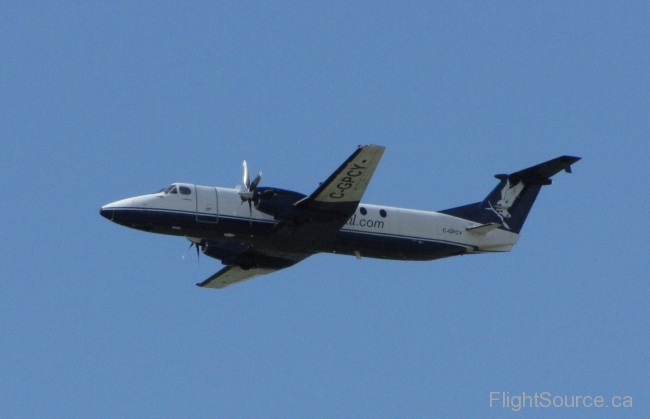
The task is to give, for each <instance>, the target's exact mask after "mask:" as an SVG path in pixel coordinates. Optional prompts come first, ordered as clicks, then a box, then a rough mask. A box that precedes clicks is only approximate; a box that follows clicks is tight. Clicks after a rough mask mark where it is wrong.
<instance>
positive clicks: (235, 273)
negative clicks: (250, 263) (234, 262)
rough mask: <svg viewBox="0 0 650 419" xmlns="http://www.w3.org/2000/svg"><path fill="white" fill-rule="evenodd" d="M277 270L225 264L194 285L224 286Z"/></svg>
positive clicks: (207, 286)
mask: <svg viewBox="0 0 650 419" xmlns="http://www.w3.org/2000/svg"><path fill="white" fill-rule="evenodd" d="M277 270H278V269H265V268H257V269H248V270H244V269H242V268H240V267H239V266H226V267H225V268H223V269H222V270H220V271H219V272H217V273H216V274H214V275H212V276H211V277H210V278H208V279H206V280H205V281H203V282H201V283H200V284H196V285H197V286H199V287H203V288H224V287H227V286H228V285H232V284H236V283H237V282H242V281H246V280H247V279H251V278H255V277H257V276H261V275H266V274H270V273H271V272H275V271H277Z"/></svg>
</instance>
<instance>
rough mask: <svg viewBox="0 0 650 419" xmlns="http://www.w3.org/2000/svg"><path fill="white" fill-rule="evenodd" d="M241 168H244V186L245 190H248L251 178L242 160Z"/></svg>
mask: <svg viewBox="0 0 650 419" xmlns="http://www.w3.org/2000/svg"><path fill="white" fill-rule="evenodd" d="M242 166H243V167H244V186H245V187H246V189H247V190H250V186H251V178H250V177H249V176H248V165H247V164H246V160H244V163H243V164H242Z"/></svg>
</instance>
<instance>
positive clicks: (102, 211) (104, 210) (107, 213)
mask: <svg viewBox="0 0 650 419" xmlns="http://www.w3.org/2000/svg"><path fill="white" fill-rule="evenodd" d="M99 215H101V216H102V217H104V218H106V219H107V220H110V219H111V218H113V210H112V209H107V208H106V207H101V208H100V209H99Z"/></svg>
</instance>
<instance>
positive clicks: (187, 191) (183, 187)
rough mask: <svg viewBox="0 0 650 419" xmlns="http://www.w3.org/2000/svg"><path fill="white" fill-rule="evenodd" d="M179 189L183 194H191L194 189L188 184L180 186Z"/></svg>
mask: <svg viewBox="0 0 650 419" xmlns="http://www.w3.org/2000/svg"><path fill="white" fill-rule="evenodd" d="M178 190H179V192H180V193H181V195H191V194H192V191H191V190H190V188H188V187H187V186H179V187H178Z"/></svg>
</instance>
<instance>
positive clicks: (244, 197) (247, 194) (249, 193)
mask: <svg viewBox="0 0 650 419" xmlns="http://www.w3.org/2000/svg"><path fill="white" fill-rule="evenodd" d="M242 166H243V168H244V187H245V188H246V190H245V191H239V197H240V198H241V201H242V204H243V203H244V202H248V214H249V220H250V225H251V227H252V226H253V196H254V195H255V189H256V188H257V185H259V183H260V181H261V180H262V172H259V173H258V174H257V176H256V177H255V179H253V182H251V178H250V176H249V175H248V165H247V164H246V160H244V163H243V164H242Z"/></svg>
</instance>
